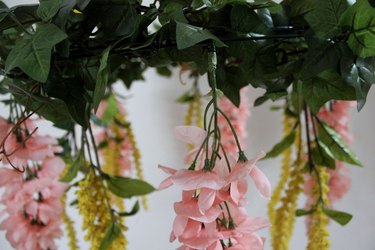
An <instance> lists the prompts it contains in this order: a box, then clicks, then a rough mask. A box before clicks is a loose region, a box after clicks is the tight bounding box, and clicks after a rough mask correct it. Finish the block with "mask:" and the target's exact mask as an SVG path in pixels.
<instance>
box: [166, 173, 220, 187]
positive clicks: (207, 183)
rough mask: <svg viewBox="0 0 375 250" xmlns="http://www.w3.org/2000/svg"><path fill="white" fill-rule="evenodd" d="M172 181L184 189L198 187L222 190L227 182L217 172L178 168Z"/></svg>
mask: <svg viewBox="0 0 375 250" xmlns="http://www.w3.org/2000/svg"><path fill="white" fill-rule="evenodd" d="M172 181H173V183H174V184H175V185H177V186H180V187H181V188H182V189H183V190H195V189H198V188H210V189H214V190H220V189H221V188H222V187H223V186H224V184H225V183H224V181H223V180H222V179H220V178H219V176H218V175H217V174H216V173H214V172H205V171H203V170H199V171H193V170H184V169H183V170H178V171H177V172H176V173H175V174H174V175H172Z"/></svg>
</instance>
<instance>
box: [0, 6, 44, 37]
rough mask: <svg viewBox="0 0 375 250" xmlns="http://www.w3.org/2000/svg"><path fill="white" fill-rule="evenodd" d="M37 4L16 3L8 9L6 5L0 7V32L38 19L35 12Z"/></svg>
mask: <svg viewBox="0 0 375 250" xmlns="http://www.w3.org/2000/svg"><path fill="white" fill-rule="evenodd" d="M38 7H39V5H18V6H14V7H12V8H10V9H8V8H7V7H6V6H3V7H1V9H0V32H2V31H4V30H7V29H10V28H13V27H20V25H23V26H24V27H25V26H26V27H27V25H28V24H31V23H34V22H38V21H40V18H39V17H38V15H37V14H36V11H37V9H38Z"/></svg>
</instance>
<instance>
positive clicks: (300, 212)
mask: <svg viewBox="0 0 375 250" xmlns="http://www.w3.org/2000/svg"><path fill="white" fill-rule="evenodd" d="M313 212H314V210H305V209H297V210H296V216H297V217H300V216H305V215H309V214H311V213H313Z"/></svg>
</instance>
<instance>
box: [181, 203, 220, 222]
mask: <svg viewBox="0 0 375 250" xmlns="http://www.w3.org/2000/svg"><path fill="white" fill-rule="evenodd" d="M174 210H175V212H176V214H177V215H181V216H186V217H189V218H191V219H193V220H196V221H199V222H204V223H210V222H213V221H215V220H216V218H217V217H218V216H219V214H220V213H221V209H219V208H216V207H211V208H210V209H208V210H207V211H206V212H205V213H204V214H202V213H201V211H200V210H199V207H198V201H197V200H196V199H191V200H190V201H188V202H182V201H180V202H175V203H174Z"/></svg>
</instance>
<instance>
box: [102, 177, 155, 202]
mask: <svg viewBox="0 0 375 250" xmlns="http://www.w3.org/2000/svg"><path fill="white" fill-rule="evenodd" d="M106 183H107V185H108V188H109V190H110V191H111V192H112V193H114V194H115V195H117V196H119V197H122V198H131V197H133V196H139V195H146V194H149V193H151V192H153V191H154V190H155V188H154V187H153V186H151V185H150V184H148V183H147V182H145V181H142V180H137V179H131V178H127V177H121V176H111V175H108V176H107V178H106Z"/></svg>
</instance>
